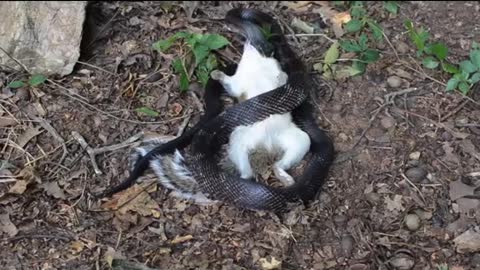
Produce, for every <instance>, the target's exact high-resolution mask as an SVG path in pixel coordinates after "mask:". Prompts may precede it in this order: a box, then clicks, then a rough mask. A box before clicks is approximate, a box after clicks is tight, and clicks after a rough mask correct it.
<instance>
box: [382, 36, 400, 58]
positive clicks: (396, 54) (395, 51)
mask: <svg viewBox="0 0 480 270" xmlns="http://www.w3.org/2000/svg"><path fill="white" fill-rule="evenodd" d="M382 35H383V37H385V40H386V41H387V43H388V45H389V46H390V48H392V50H393V53H395V57H397V60H399V61H400V57H399V56H398V53H397V50H396V49H395V47H394V46H393V44H392V42H390V39H389V38H388V37H387V35H386V34H385V32H384V31H383V30H382Z"/></svg>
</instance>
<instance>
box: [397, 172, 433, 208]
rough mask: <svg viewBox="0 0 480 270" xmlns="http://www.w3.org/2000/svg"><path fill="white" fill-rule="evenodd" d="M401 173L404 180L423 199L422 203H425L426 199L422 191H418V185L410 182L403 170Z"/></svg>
mask: <svg viewBox="0 0 480 270" xmlns="http://www.w3.org/2000/svg"><path fill="white" fill-rule="evenodd" d="M401 175H402V177H403V178H404V179H405V181H407V182H408V183H409V184H410V185H411V186H412V187H413V188H414V189H415V190H416V191H417V192H418V194H419V195H420V197H421V198H422V200H423V203H426V202H427V201H426V200H425V197H424V196H423V193H422V192H421V191H420V189H418V187H417V186H416V185H415V184H414V183H412V181H410V179H408V177H407V176H406V175H405V174H404V173H403V172H402V173H401Z"/></svg>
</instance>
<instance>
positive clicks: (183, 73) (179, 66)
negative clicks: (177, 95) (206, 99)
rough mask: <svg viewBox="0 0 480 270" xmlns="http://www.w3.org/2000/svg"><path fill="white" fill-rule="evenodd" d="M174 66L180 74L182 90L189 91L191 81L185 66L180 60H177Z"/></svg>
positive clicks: (173, 63)
mask: <svg viewBox="0 0 480 270" xmlns="http://www.w3.org/2000/svg"><path fill="white" fill-rule="evenodd" d="M172 66H173V68H174V70H175V72H176V73H179V74H180V90H181V91H186V90H188V86H189V85H190V80H189V78H188V75H187V71H186V70H185V66H184V65H183V62H182V60H181V59H180V58H176V59H175V60H174V61H173V62H172Z"/></svg>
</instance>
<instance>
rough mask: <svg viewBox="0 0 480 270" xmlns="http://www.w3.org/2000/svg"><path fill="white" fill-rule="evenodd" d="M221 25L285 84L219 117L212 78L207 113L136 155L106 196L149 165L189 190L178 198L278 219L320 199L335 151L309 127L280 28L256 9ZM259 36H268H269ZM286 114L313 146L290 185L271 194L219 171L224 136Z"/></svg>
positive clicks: (302, 84) (302, 90)
mask: <svg viewBox="0 0 480 270" xmlns="http://www.w3.org/2000/svg"><path fill="white" fill-rule="evenodd" d="M226 21H227V23H229V25H230V26H233V27H235V28H237V29H239V30H240V31H241V33H242V34H243V35H244V36H245V37H246V39H247V40H248V41H249V42H250V43H251V44H252V45H253V46H254V47H255V48H257V49H258V50H259V51H261V52H262V53H263V54H265V55H271V56H272V57H275V58H276V59H278V60H279V62H280V64H281V66H282V69H283V70H284V71H285V72H286V73H287V74H288V80H287V83H286V84H285V85H283V86H281V87H278V88H276V89H274V90H272V91H269V92H266V93H264V94H261V95H258V96H255V97H253V98H251V99H248V100H246V101H244V102H242V103H239V104H236V105H235V106H233V107H231V108H228V109H226V110H225V111H223V112H222V109H223V105H222V104H221V101H220V95H221V93H222V92H223V86H222V85H221V84H220V83H219V82H218V81H215V80H213V79H212V78H210V79H209V81H208V83H207V86H206V90H205V101H206V113H205V115H204V116H203V117H202V119H201V120H200V121H199V122H198V123H197V125H195V126H194V127H193V128H192V129H190V130H189V131H187V132H186V133H185V134H184V135H183V136H181V137H179V138H177V139H175V140H172V141H170V142H167V143H162V144H161V145H159V146H158V145H157V146H155V147H154V148H153V149H147V148H143V149H141V152H142V153H140V155H141V157H140V158H139V159H138V161H137V163H136V165H135V168H134V170H133V171H132V173H131V175H130V177H129V178H128V179H127V180H126V181H124V182H123V183H122V184H120V185H119V186H117V187H115V188H113V189H111V190H110V191H107V192H106V193H105V194H104V195H110V194H113V193H115V192H118V191H120V190H122V189H125V188H126V187H128V186H130V185H132V184H133V182H134V181H135V179H136V178H138V177H139V176H140V175H141V174H142V173H143V171H145V170H146V169H147V168H148V167H149V166H151V167H152V168H153V169H154V171H155V173H156V174H157V176H159V178H160V182H161V183H163V184H164V186H166V187H168V188H171V189H174V190H177V191H180V192H182V191H181V190H182V188H183V189H185V188H186V187H187V186H188V188H187V189H189V190H188V191H186V192H185V193H184V195H186V196H196V194H197V195H198V194H201V195H202V197H203V196H204V197H205V198H206V199H208V200H216V201H223V202H226V203H229V204H232V205H234V206H236V207H239V208H245V209H254V210H268V211H274V212H282V211H285V210H286V209H287V205H288V204H289V203H295V202H299V201H303V202H308V201H310V200H312V199H313V198H314V197H315V195H316V194H317V193H318V191H319V189H320V188H321V186H322V184H323V182H324V180H325V178H326V177H327V174H328V171H329V168H330V166H331V164H332V161H333V158H334V147H333V143H332V141H331V139H330V138H329V137H328V136H327V134H325V133H324V132H323V131H322V130H321V129H320V128H319V127H318V126H317V124H316V122H315V117H314V115H313V106H312V104H310V103H309V93H310V90H311V86H312V84H311V83H310V78H309V77H308V74H307V72H306V71H305V68H304V66H303V63H302V61H301V60H300V59H299V58H298V57H297V56H296V54H295V53H294V52H293V50H292V49H291V48H290V47H289V45H288V43H287V41H286V39H285V37H284V35H283V34H282V31H281V28H280V26H279V25H278V24H277V23H276V22H275V21H274V20H273V18H272V17H270V16H269V15H267V14H265V13H263V12H260V11H258V10H253V9H242V8H236V9H232V10H231V11H229V12H228V13H227V15H226ZM265 29H268V31H269V35H268V36H267V37H265V31H264V30H265ZM235 68H236V66H235V65H231V66H229V67H227V69H225V70H224V72H225V73H227V74H228V75H230V74H232V73H234V72H235ZM252 79H254V78H252ZM288 112H290V113H291V114H292V118H293V121H294V123H295V124H296V125H297V126H298V127H299V128H301V129H302V130H303V131H305V132H306V133H307V134H308V135H309V137H310V140H311V145H310V151H309V158H308V160H309V161H308V165H307V168H306V169H305V171H304V173H303V175H301V176H300V177H299V179H296V181H295V184H293V185H291V186H288V187H283V188H274V187H271V186H268V185H265V184H263V183H258V182H255V181H253V180H250V179H242V178H240V177H239V176H236V175H232V174H229V173H226V172H225V171H223V170H222V168H221V166H220V165H219V159H220V156H221V155H220V153H221V150H222V146H223V145H225V144H227V143H228V141H229V135H230V134H231V133H232V131H233V130H234V129H235V128H236V127H238V126H248V125H252V124H254V123H256V122H259V121H263V120H265V119H266V118H268V117H269V116H270V115H273V114H283V113H288ZM187 146H189V147H188V148H189V149H188V150H186V148H187ZM167 157H168V158H167ZM165 160H170V161H172V160H173V161H174V162H170V164H177V165H178V164H179V165H178V166H177V165H175V166H171V168H170V169H171V170H173V174H176V175H177V176H180V178H182V179H183V182H181V181H180V182H174V181H171V179H169V178H168V176H169V175H170V176H171V175H172V174H169V173H168V172H167V171H166V169H167V167H166V166H165V164H166V163H165ZM178 183H187V184H178ZM192 194H193V195H192Z"/></svg>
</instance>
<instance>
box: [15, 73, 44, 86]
mask: <svg viewBox="0 0 480 270" xmlns="http://www.w3.org/2000/svg"><path fill="white" fill-rule="evenodd" d="M46 80H47V77H45V76H44V75H41V74H34V75H32V76H30V79H29V80H28V81H24V80H15V81H12V82H10V83H9V84H8V85H7V87H9V88H13V89H15V88H21V87H25V86H27V85H29V86H38V85H40V84H42V83H44V82H45V81H46Z"/></svg>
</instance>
